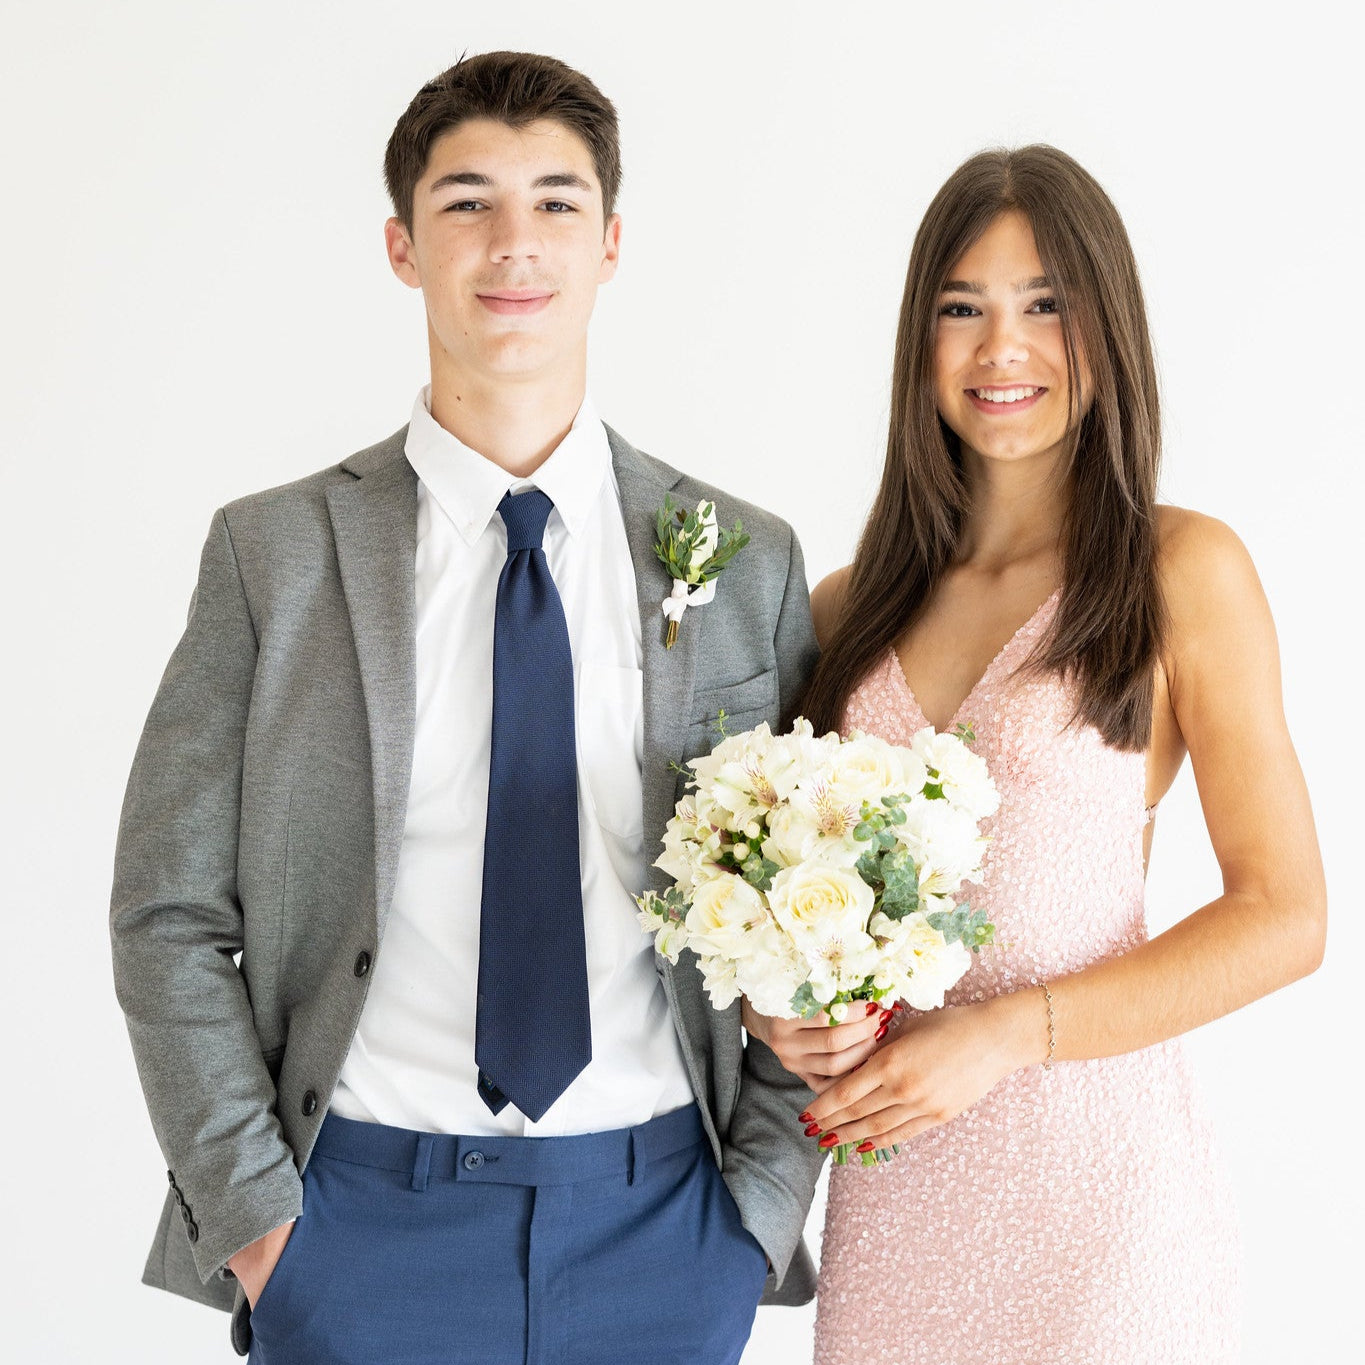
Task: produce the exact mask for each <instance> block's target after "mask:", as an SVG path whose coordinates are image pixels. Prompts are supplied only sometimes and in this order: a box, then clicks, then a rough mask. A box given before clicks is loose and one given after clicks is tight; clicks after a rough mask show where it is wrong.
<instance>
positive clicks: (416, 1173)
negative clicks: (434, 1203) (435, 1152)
mask: <svg viewBox="0 0 1365 1365" xmlns="http://www.w3.org/2000/svg"><path fill="white" fill-rule="evenodd" d="M432 1141H433V1137H432V1134H431V1133H418V1134H417V1153H416V1155H415V1156H414V1157H413V1159H412V1188H413V1189H414V1190H417V1191H418V1192H419V1193H420V1192H421V1191H423V1190H425V1189H426V1187H427V1177H428V1176H429V1175H430V1174H431V1146H432Z"/></svg>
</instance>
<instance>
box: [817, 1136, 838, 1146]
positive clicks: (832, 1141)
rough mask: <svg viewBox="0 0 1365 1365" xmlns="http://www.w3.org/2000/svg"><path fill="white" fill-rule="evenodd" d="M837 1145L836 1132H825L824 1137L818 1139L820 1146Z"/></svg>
mask: <svg viewBox="0 0 1365 1365" xmlns="http://www.w3.org/2000/svg"><path fill="white" fill-rule="evenodd" d="M838 1145H839V1134H838V1133H826V1134H825V1135H824V1137H822V1138H821V1139H820V1146H821V1147H837V1146H838Z"/></svg>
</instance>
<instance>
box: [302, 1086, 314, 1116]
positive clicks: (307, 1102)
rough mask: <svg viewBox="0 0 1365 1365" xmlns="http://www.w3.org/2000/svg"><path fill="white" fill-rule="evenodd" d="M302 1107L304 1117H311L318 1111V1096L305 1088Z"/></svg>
mask: <svg viewBox="0 0 1365 1365" xmlns="http://www.w3.org/2000/svg"><path fill="white" fill-rule="evenodd" d="M302 1109H303V1116H304V1118H311V1117H312V1116H313V1115H314V1114H316V1113H317V1111H318V1097H317V1095H316V1094H315V1093H314V1092H313V1091H311V1090H305V1091H304V1092H303V1105H302Z"/></svg>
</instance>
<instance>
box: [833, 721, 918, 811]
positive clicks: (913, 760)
mask: <svg viewBox="0 0 1365 1365" xmlns="http://www.w3.org/2000/svg"><path fill="white" fill-rule="evenodd" d="M928 776H929V770H928V768H926V767H925V764H924V761H923V760H922V759H921V758H920V757H919V755H918V754H916V753H915V752H914V751H913V750H910V749H904V748H901V747H900V746H898V745H894V744H888V743H887V742H886V741H885V740H884V739H879V738H878V737H877V736H876V735H865V734H863V733H862V732H861V731H860V730H855V731H854V732H853V734H852V735H851V736H850V737H849V738H848V739H847V740H845V741H844V742H843V743H842V744H841V745H840V746H839V748H838V750H837V751H836V753H835V755H834V759H833V764H832V772H831V775H830V782H831V785H832V786H833V787H835V788H836V789H837V790H839V791H840V792H843V793H847V794H848V796H849V798H850V799H853V800H856V801H858V802H859V803H861V802H863V801H869V802H871V803H872V804H873V805H874V806H875V805H878V804H880V802H881V799H882V797H883V796H890V795H892V794H904V795H905V796H914V795H915V794H916V793H918V792H920V791H922V790H923V788H924V783H925V781H926V780H927V779H928Z"/></svg>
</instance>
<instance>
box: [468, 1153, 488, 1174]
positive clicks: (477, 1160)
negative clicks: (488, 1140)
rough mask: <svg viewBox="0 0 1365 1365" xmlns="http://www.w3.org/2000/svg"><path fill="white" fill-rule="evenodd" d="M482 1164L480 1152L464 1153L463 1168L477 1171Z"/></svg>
mask: <svg viewBox="0 0 1365 1365" xmlns="http://www.w3.org/2000/svg"><path fill="white" fill-rule="evenodd" d="M482 1165H483V1153H482V1152H466V1153H465V1154H464V1168H465V1170H467V1171H477V1170H478V1169H479V1167H480V1166H482Z"/></svg>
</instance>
